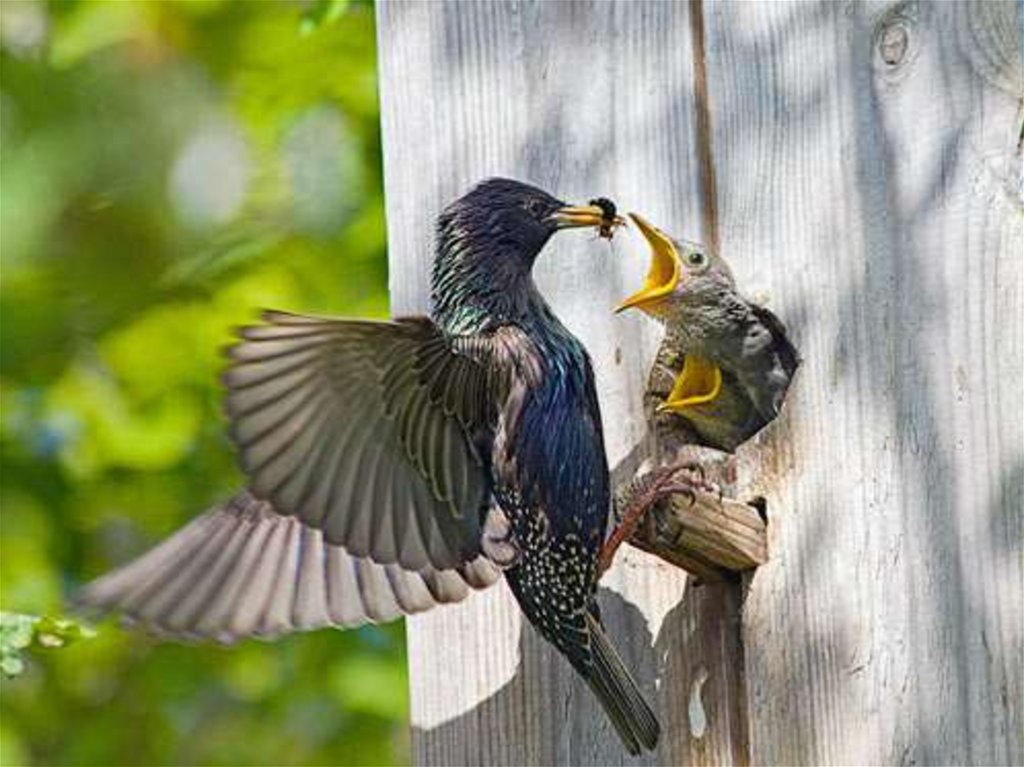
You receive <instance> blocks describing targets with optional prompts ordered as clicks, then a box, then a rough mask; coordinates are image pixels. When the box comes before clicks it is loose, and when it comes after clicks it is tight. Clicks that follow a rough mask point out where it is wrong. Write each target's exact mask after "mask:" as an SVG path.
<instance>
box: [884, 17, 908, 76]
mask: <svg viewBox="0 0 1024 767" xmlns="http://www.w3.org/2000/svg"><path fill="white" fill-rule="evenodd" d="M909 42H910V33H909V32H908V31H907V27H906V26H905V25H904V24H903V21H902V20H901V19H893V20H891V21H890V22H889V23H888V24H886V25H885V26H884V27H882V30H881V34H879V36H878V54H879V56H881V57H882V61H884V62H885V63H886V64H888V65H889V66H891V67H895V66H898V65H899V64H900V63H901V62H902V61H903V59H904V58H905V57H906V55H907V48H908V45H909Z"/></svg>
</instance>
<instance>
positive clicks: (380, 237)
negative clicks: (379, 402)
mask: <svg viewBox="0 0 1024 767" xmlns="http://www.w3.org/2000/svg"><path fill="white" fill-rule="evenodd" d="M304 11H305V12H307V15H310V14H311V15H312V17H313V21H314V24H315V30H314V32H313V33H312V34H305V35H303V34H301V32H300V25H301V22H300V17H301V16H302V14H303V12H304ZM0 14H3V24H4V34H3V35H0V131H2V139H3V140H2V141H0V180H2V188H3V194H2V195H0V250H2V253H3V275H2V284H0V316H2V322H0V460H2V475H3V482H2V484H0V505H2V508H3V514H2V515H0V528H2V530H0V592H2V595H0V604H3V605H4V606H5V607H6V608H9V609H11V610H16V611H21V612H24V613H28V614H30V615H38V614H46V613H51V612H54V613H55V614H59V611H60V609H61V607H60V604H61V599H62V596H66V595H67V594H69V593H72V592H73V591H74V590H75V589H76V588H77V587H78V586H80V585H81V584H82V582H83V581H85V580H88V579H90V578H92V577H95V576H96V575H98V574H100V573H102V572H105V571H107V570H109V569H110V568H112V567H114V566H117V565H119V564H122V563H124V562H126V561H128V560H129V559H131V558H132V557H134V556H137V555H138V554H139V553H141V552H142V551H144V550H145V549H147V548H148V547H150V546H152V545H153V544H155V543H156V542H158V541H159V540H160V539H161V537H163V536H165V535H167V534H168V533H170V532H171V531H172V530H174V529H176V528H177V527H180V526H181V525H183V524H185V523H186V522H187V521H188V520H189V519H191V518H192V517H194V516H195V515H196V514H198V513H200V512H201V511H203V510H204V509H206V508H209V507H210V506H211V505H212V504H213V503H215V502H217V501H218V500H221V499H223V498H225V497H227V496H229V495H230V494H231V493H233V492H234V491H235V490H236V489H237V488H238V486H239V484H240V483H241V482H242V477H241V474H240V472H239V470H238V468H237V467H236V465H235V459H234V455H233V452H232V450H231V446H230V443H229V440H228V438H227V436H226V434H225V432H224V419H223V416H222V415H221V412H220V407H221V399H222V392H221V390H220V386H219V382H218V377H219V374H220V372H221V370H222V368H223V366H224V360H223V358H222V356H221V353H220V350H221V347H223V346H224V345H225V344H227V343H230V342H231V339H232V328H233V327H235V326H237V325H240V324H244V323H249V322H252V321H253V320H254V319H255V318H256V317H257V316H258V311H259V309H261V308H264V307H271V308H281V309H289V310H292V311H298V312H308V313H330V314H341V315H364V316H376V317H381V316H385V315H386V314H387V309H388V300H387V291H386V286H387V264H386V260H385V235H384V214H383V199H382V181H381V177H380V168H381V153H380V139H379V128H378V125H379V115H378V105H377V83H376V72H375V55H376V54H375V43H376V41H375V34H374V19H373V8H372V5H371V4H369V3H367V2H352V3H348V4H339V3H329V2H324V3H318V4H310V3H303V2H277V3H270V2H249V3H238V2H229V1H228V0H204V1H203V2H200V1H199V0H190V2H176V3H170V2H165V3H155V2H146V1H145V0H120V1H119V2H117V3H110V2H92V1H91V0H59V1H58V0H54V1H53V2H18V3H12V2H4V3H0ZM19 14H20V18H19ZM209 126H227V127H228V131H227V132H226V133H223V134H222V135H221V139H219V140H217V141H213V142H212V143H210V142H209V140H208V139H209V136H208V135H207V138H206V140H205V142H206V143H204V140H200V139H202V137H203V135H204V131H207V130H208V128H209ZM225 136H227V137H228V138H229V140H223V139H224V138H225ZM214 138H216V136H214ZM196 142H198V146H199V150H202V151H199V150H197V149H196V146H197V143H196ZM243 147H244V148H243ZM197 157H198V160H197ZM243 166H244V168H243ZM176 171H177V175H176ZM225 173H231V174H234V175H232V176H231V177H230V178H228V177H226V176H225V175H224V174H225ZM222 182H230V183H225V185H223V186H218V185H219V184H221V183H222ZM197 223H198V225H197ZM113 625H114V624H113V622H111V630H109V631H103V632H102V633H101V634H100V635H99V636H98V637H97V638H96V639H94V640H92V641H90V642H84V643H80V644H78V645H77V646H76V647H75V648H73V650H70V651H64V650H61V651H58V652H44V651H42V649H41V648H40V650H39V651H38V652H36V651H35V649H34V648H35V647H36V646H37V644H36V643H33V645H32V647H31V649H30V650H29V652H31V653H32V655H31V666H30V670H31V673H25V674H23V675H22V676H21V677H20V678H19V679H18V681H17V683H16V684H9V685H5V687H4V690H3V695H2V696H0V710H2V715H0V763H2V764H5V765H6V764H26V765H51V764H75V765H83V766H84V765H103V766H104V767H106V766H108V765H137V764H152V765H178V764H211V765H216V764H224V765H229V764H252V765H261V764H266V765H274V764H339V765H340V764H391V763H401V762H403V761H406V760H407V756H408V737H407V732H406V731H407V712H408V695H407V692H406V690H405V684H404V673H405V655H404V643H403V640H402V637H403V627H402V625H401V624H400V623H399V624H395V625H392V626H386V627H375V628H372V629H366V630H365V631H361V632H336V631H325V632H314V633H311V634H306V635H300V636H294V637H289V638H286V639H283V640H281V641H280V642H276V643H274V644H267V643H261V642H245V643H242V644H240V645H239V646H237V647H232V648H223V647H219V646H211V645H181V644H174V643H161V642H157V641H154V640H153V639H152V638H149V637H146V636H145V635H143V634H140V633H137V632H125V631H121V630H118V629H115V628H113ZM45 636H46V637H48V638H47V639H46V640H44V641H46V642H53V643H56V642H59V641H64V639H63V638H62V634H61V630H60V627H59V626H58V627H57V628H56V629H55V630H54V631H52V632H49V631H48V632H46V633H45ZM364 664H367V665H368V668H369V670H368V671H359V670H358V669H359V668H360V667H361V666H363V665H364ZM337 669H345V670H346V675H347V676H350V678H351V679H352V680H354V686H352V687H351V688H350V689H347V691H346V692H344V693H339V694H337V695H336V694H335V692H336V690H335V687H336V685H335V683H334V682H333V681H332V680H333V679H334V678H335V675H336V674H338V673H340V672H338V671H336V670H337ZM349 672H351V673H349ZM367 678H369V679H370V681H369V682H367V681H366V679H367ZM374 680H376V681H374ZM396 680H398V681H396ZM375 684H376V685H380V686H381V688H383V686H384V685H388V686H389V687H390V688H391V689H389V690H388V691H387V694H386V695H384V694H380V690H376V689H374V685H375ZM199 728H201V729H202V733H203V737H201V738H197V737H195V732H196V731H197V730H198V729H199Z"/></svg>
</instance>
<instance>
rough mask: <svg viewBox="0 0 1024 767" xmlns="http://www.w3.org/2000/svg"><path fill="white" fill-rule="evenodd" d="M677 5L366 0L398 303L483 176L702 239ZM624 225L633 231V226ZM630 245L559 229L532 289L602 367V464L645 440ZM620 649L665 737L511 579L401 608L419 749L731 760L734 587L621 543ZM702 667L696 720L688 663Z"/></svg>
mask: <svg viewBox="0 0 1024 767" xmlns="http://www.w3.org/2000/svg"><path fill="white" fill-rule="evenodd" d="M689 14H690V7H689V6H688V5H687V4H684V3H644V2H637V3H633V2H629V3H627V2H614V3H611V2H609V3H604V2H601V3H577V2H559V3H554V2H551V3H545V2H540V3H536V2H502V3H416V2H411V3H404V2H385V3H381V4H380V5H378V34H379V42H380V44H379V50H380V67H381V107H382V122H383V132H384V150H385V151H384V155H385V182H386V189H387V214H388V235H389V249H390V259H391V297H392V307H393V311H394V312H395V313H397V314H401V313H410V312H422V311H425V310H426V309H427V308H428V305H427V285H428V277H429V269H430V262H431V258H432V221H433V217H434V216H435V215H436V214H437V213H438V212H439V210H440V209H441V207H442V205H443V204H445V203H446V202H448V201H450V200H452V199H454V198H455V197H456V196H457V195H458V194H460V193H461V192H463V191H464V190H465V189H466V188H467V187H468V186H469V185H470V184H472V183H475V182H476V181H478V180H480V179H482V178H485V177H487V176H491V175H508V176H513V177H516V178H520V179H523V180H526V181H530V182H533V183H536V184H538V185H540V186H542V187H544V188H546V189H549V190H551V191H553V192H554V193H556V194H558V195H560V196H562V197H563V198H564V199H567V200H571V201H584V202H585V201H586V200H587V199H589V198H591V197H594V196H597V195H608V196H611V197H613V198H614V199H616V200H619V201H620V202H622V203H626V202H630V203H631V204H636V205H639V206H642V208H643V210H644V212H645V213H647V214H648V215H650V216H651V217H653V218H654V220H656V221H659V222H663V223H664V224H665V226H667V227H674V228H676V229H678V230H679V231H686V232H688V233H690V234H691V236H694V237H699V236H701V235H702V234H703V233H702V231H701V229H700V226H701V224H700V221H701V211H702V208H703V198H702V195H701V190H700V187H699V176H700V174H699V172H698V168H697V161H696V155H695V146H696V141H695V133H694V131H695V127H694V126H695V118H694V114H693V111H692V110H693V107H692V105H693V95H692V87H693V56H692V51H691V47H690V46H691V40H692V38H691V28H690V26H689V20H690V16H689ZM637 239H638V240H639V238H637ZM643 253H644V248H643V246H642V245H640V244H639V242H637V243H634V244H633V245H632V246H630V245H629V240H628V238H627V237H624V236H623V237H619V238H617V239H616V240H615V241H614V242H613V243H612V244H611V245H610V246H609V245H608V244H606V243H604V242H597V241H593V236H592V235H590V234H584V233H579V232H577V233H568V234H563V235H559V236H558V237H556V238H555V240H553V241H552V243H551V244H550V245H549V247H548V249H547V251H546V252H545V254H544V255H543V256H542V258H541V260H540V263H539V264H538V267H537V279H538V283H539V285H540V287H541V289H542V290H543V291H544V293H545V295H546V296H547V297H548V298H549V299H550V301H551V303H552V305H553V306H554V308H555V310H556V312H557V313H558V314H559V316H560V317H561V318H562V319H563V320H564V321H565V323H566V324H567V325H568V327H569V328H570V329H571V330H572V331H573V332H575V333H576V334H577V335H578V336H579V337H580V338H581V339H582V340H583V342H584V343H585V344H586V346H587V348H588V349H589V350H590V352H591V355H592V357H593V359H594V364H595V368H596V371H597V379H598V389H599V396H600V398H601V403H602V410H603V413H604V421H605V426H606V438H607V443H608V451H609V460H610V463H611V465H612V466H613V467H614V468H615V469H616V473H617V475H618V476H625V475H627V474H631V473H632V470H633V468H634V467H635V463H636V461H635V457H636V456H637V455H642V454H643V452H644V445H643V444H642V443H643V440H644V438H645V432H646V429H645V425H644V421H643V415H642V410H641V407H642V398H643V397H642V395H643V389H644V383H645V380H646V375H647V367H648V365H649V364H650V361H651V360H652V359H653V355H654V351H655V348H656V346H657V343H658V341H659V337H660V331H659V329H658V328H657V327H656V326H654V325H653V324H652V323H649V322H647V321H645V320H644V319H643V318H640V317H615V316H613V314H612V312H611V309H612V307H613V306H614V305H615V304H616V303H617V302H618V300H620V299H621V298H622V297H623V296H624V295H626V294H627V293H629V292H631V291H632V290H633V289H634V288H635V286H636V285H638V284H639V283H640V281H641V279H642V274H643V271H644V269H645V259H646V257H645V255H643ZM605 586H606V588H603V589H602V593H601V596H600V599H601V603H602V610H603V612H604V614H605V617H606V620H607V623H608V624H609V630H610V633H611V636H612V637H613V640H614V642H615V644H616V646H617V647H618V648H619V649H620V651H622V653H623V655H624V658H625V661H626V663H627V665H628V666H629V667H630V669H631V670H632V671H633V672H634V674H635V675H636V677H637V678H638V680H639V681H640V683H641V685H642V687H643V688H644V689H645V693H646V694H647V695H648V696H649V697H650V698H651V699H652V700H656V701H657V708H658V710H659V714H660V716H661V717H662V723H663V731H664V743H663V745H662V747H661V749H660V750H659V752H658V753H657V754H655V755H653V756H649V757H647V758H646V759H644V760H632V759H629V757H628V756H627V755H626V754H625V752H624V751H623V749H622V747H621V745H620V744H619V742H618V739H617V738H616V736H615V734H614V732H613V731H612V730H611V728H610V726H609V724H608V723H607V721H606V720H605V717H604V715H603V714H602V712H601V711H600V710H599V708H598V705H597V704H596V703H595V702H594V700H593V699H592V697H591V696H590V693H589V691H588V690H586V688H585V686H584V685H583V684H582V683H581V682H580V681H579V680H578V679H577V678H576V677H575V676H574V675H573V673H572V672H571V670H570V669H569V667H568V664H567V663H565V662H564V661H563V660H562V659H561V658H560V657H559V656H557V655H556V654H555V653H554V652H553V651H552V650H551V649H550V648H548V647H547V645H545V644H544V643H543V642H541V641H540V640H539V639H538V638H537V637H536V635H535V634H534V633H533V631H532V629H531V628H530V627H529V626H527V625H524V622H523V621H522V620H521V619H520V616H519V612H518V608H517V607H516V605H515V604H514V602H513V600H512V599H511V596H510V595H509V594H508V592H507V590H506V588H505V586H504V584H501V585H500V586H498V587H496V588H495V589H492V590H491V591H490V592H488V593H486V594H482V595H476V596H474V597H473V598H471V599H470V600H468V601H467V603H465V604H463V605H461V606H458V607H453V608H445V609H442V610H437V611H435V612H433V613H430V614H427V615H422V616H417V617H415V618H412V619H410V620H409V621H408V624H407V626H408V636H409V640H408V641H409V656H410V671H411V677H412V720H413V722H412V723H413V733H414V735H413V737H414V740H413V748H414V754H415V759H416V761H417V762H418V763H420V764H447V765H453V764H510V765H511V764H569V763H572V764H621V763H627V762H628V763H629V764H643V763H659V764H732V763H742V762H743V761H744V759H745V754H746V734H745V722H744V716H743V714H744V700H743V698H742V696H741V695H740V694H739V690H740V687H739V685H740V681H741V663H740V661H739V653H740V650H741V648H740V644H739V626H738V618H737V616H738V610H739V604H738V595H737V594H735V593H733V592H730V591H728V590H727V589H724V588H723V587H717V586H716V587H710V586H709V587H707V588H704V589H690V588H687V585H686V580H685V577H684V576H683V574H682V573H680V572H679V571H677V570H674V569H671V568H669V567H667V566H665V565H663V564H661V563H659V562H657V561H656V560H654V559H653V558H651V557H648V556H646V555H644V554H642V553H641V552H638V551H629V552H627V553H626V555H625V556H623V557H622V561H621V562H620V563H619V564H617V565H616V567H615V568H614V569H613V571H612V572H611V573H609V574H608V576H607V577H606V580H605ZM703 676H706V677H707V681H706V683H704V685H703V687H702V688H701V690H700V692H701V695H699V696H696V697H697V698H698V701H697V702H699V704H700V705H699V706H697V702H695V704H694V705H695V708H694V711H695V714H694V716H698V718H699V715H701V714H702V715H704V716H706V718H707V727H706V731H704V732H702V733H701V737H694V736H693V735H691V731H690V726H689V720H688V704H689V703H690V699H691V691H692V688H693V687H694V684H693V682H694V680H696V679H699V678H702V677H703Z"/></svg>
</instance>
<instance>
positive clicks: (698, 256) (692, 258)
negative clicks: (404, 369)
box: [686, 250, 708, 269]
mask: <svg viewBox="0 0 1024 767" xmlns="http://www.w3.org/2000/svg"><path fill="white" fill-rule="evenodd" d="M686 263H688V264H689V265H690V266H692V267H693V268H694V269H701V268H703V267H704V266H706V265H707V263H708V257H707V256H705V255H704V254H703V253H701V252H700V251H699V250H695V251H692V252H690V253H689V254H687V256H686Z"/></svg>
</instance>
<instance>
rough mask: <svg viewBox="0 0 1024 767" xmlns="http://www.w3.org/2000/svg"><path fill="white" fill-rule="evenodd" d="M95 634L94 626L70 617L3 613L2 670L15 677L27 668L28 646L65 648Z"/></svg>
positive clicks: (0, 615)
mask: <svg viewBox="0 0 1024 767" xmlns="http://www.w3.org/2000/svg"><path fill="white" fill-rule="evenodd" d="M95 635H96V633H95V632H94V631H93V630H92V629H90V628H87V627H86V626H83V625H82V624H80V623H77V622H75V621H73V620H70V619H68V618H53V617H50V616H44V617H40V616H38V615H25V614H23V613H5V612H0V672H3V674H4V676H8V677H14V676H18V675H19V674H20V673H21V672H22V671H24V670H25V661H24V660H23V659H22V657H21V653H22V650H25V649H27V648H29V647H33V646H34V647H37V648H50V649H52V648H55V647H66V646H67V645H69V644H71V643H72V642H74V641H76V640H78V639H83V638H89V637H93V636H95Z"/></svg>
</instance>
